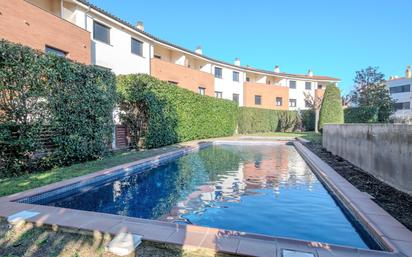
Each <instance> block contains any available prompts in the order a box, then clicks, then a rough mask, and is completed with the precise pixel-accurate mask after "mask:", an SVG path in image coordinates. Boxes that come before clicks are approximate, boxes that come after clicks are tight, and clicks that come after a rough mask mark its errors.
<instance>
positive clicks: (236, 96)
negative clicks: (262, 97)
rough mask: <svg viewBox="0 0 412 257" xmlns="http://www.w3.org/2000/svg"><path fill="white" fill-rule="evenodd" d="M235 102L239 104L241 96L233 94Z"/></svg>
mask: <svg viewBox="0 0 412 257" xmlns="http://www.w3.org/2000/svg"><path fill="white" fill-rule="evenodd" d="M233 101H234V102H235V103H237V104H239V94H233Z"/></svg>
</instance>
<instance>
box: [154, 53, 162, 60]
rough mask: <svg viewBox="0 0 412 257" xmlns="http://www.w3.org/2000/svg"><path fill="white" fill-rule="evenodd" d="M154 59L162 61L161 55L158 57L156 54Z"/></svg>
mask: <svg viewBox="0 0 412 257" xmlns="http://www.w3.org/2000/svg"><path fill="white" fill-rule="evenodd" d="M154 58H156V59H159V60H160V59H162V57H161V56H160V55H156V54H155V55H154Z"/></svg>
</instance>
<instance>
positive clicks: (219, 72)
mask: <svg viewBox="0 0 412 257" xmlns="http://www.w3.org/2000/svg"><path fill="white" fill-rule="evenodd" d="M215 78H218V79H221V78H222V68H219V67H215Z"/></svg>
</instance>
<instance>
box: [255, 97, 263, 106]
mask: <svg viewBox="0 0 412 257" xmlns="http://www.w3.org/2000/svg"><path fill="white" fill-rule="evenodd" d="M261 104H262V96H260V95H255V105H261Z"/></svg>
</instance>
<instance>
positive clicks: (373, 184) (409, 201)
mask: <svg viewBox="0 0 412 257" xmlns="http://www.w3.org/2000/svg"><path fill="white" fill-rule="evenodd" d="M305 145H306V146H307V147H308V148H309V149H310V150H311V151H312V152H314V153H315V154H317V155H318V156H319V157H320V158H321V159H322V160H324V161H325V162H326V163H328V164H329V165H330V166H331V167H332V168H333V169H335V170H336V172H338V173H339V174H340V175H341V176H342V177H344V178H345V179H346V180H348V181H349V182H350V183H351V184H352V185H354V186H355V187H357V188H358V189H359V190H361V191H363V192H366V193H368V194H369V195H371V196H372V197H373V198H374V199H373V200H374V201H375V202H376V203H377V204H378V205H379V206H381V207H382V208H383V209H385V210H386V211H387V212H388V213H389V214H391V215H392V216H393V217H394V218H396V219H397V220H398V221H399V222H401V223H402V224H403V225H405V226H406V227H407V228H408V229H409V230H412V196H411V195H409V194H407V193H404V192H401V191H399V190H397V189H395V188H393V187H391V186H389V185H387V184H385V183H383V182H382V181H380V180H378V179H377V178H375V177H373V176H372V175H370V174H368V173H367V172H365V171H363V170H362V169H360V168H359V167H357V166H355V165H353V164H352V163H350V162H348V161H346V160H345V159H343V158H341V157H339V156H336V155H333V154H332V153H331V152H329V151H327V150H326V149H325V148H323V147H322V145H321V144H320V143H313V142H310V143H306V144H305Z"/></svg>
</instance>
